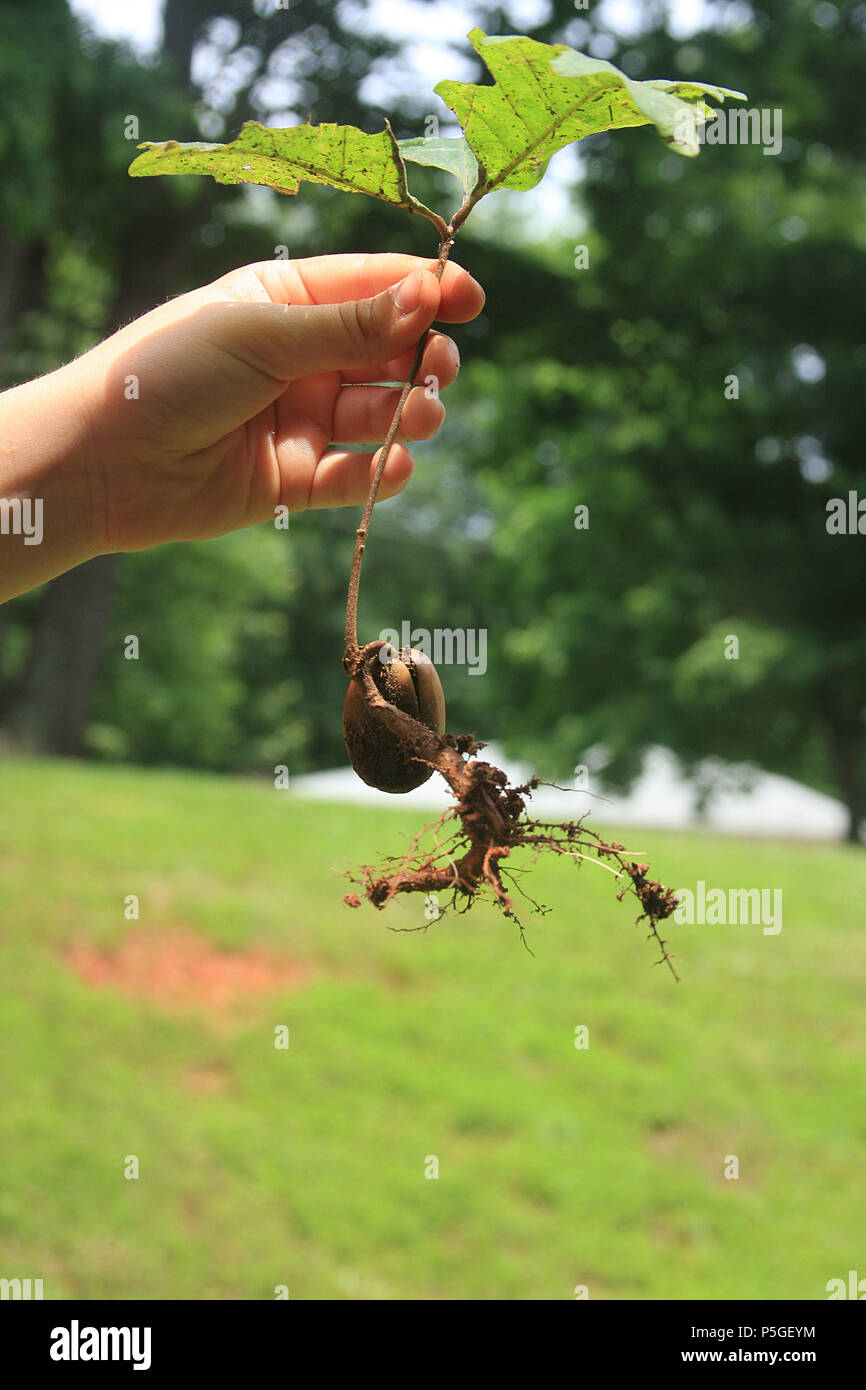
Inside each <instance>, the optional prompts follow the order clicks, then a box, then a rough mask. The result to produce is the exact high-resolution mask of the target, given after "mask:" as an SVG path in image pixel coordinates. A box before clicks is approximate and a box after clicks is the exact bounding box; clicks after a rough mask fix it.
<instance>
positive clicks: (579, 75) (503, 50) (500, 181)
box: [434, 29, 745, 196]
mask: <svg viewBox="0 0 866 1390" xmlns="http://www.w3.org/2000/svg"><path fill="white" fill-rule="evenodd" d="M469 41H470V43H471V44H472V46H473V47H474V49H475V51H476V53H478V55H479V57H481V59H482V60H483V62H484V63H485V65H486V66H487V68H488V69H489V70H490V73H491V75H492V76H493V77H494V78H495V82H494V83H493V85H492V86H486V87H479V86H475V85H473V84H472V83H468V82H451V81H445V82H440V83H439V84H438V85H437V86H436V87H435V88H434V90H435V92H436V93H437V95H438V96H440V97H442V99H443V101H445V102H446V103H447V104H448V106H450V107H451V110H452V111H453V112H454V114H455V116H456V117H457V119H458V121H459V122H460V125H461V127H462V128H463V131H464V133H465V135H466V139H467V141H468V143H469V145H470V146H471V148H472V150H473V151H474V153H475V155H476V157H477V159H478V163H479V165H480V166H481V172H480V175H479V181H478V184H477V185H476V188H475V190H474V192H475V194H476V195H477V196H480V195H481V194H482V193H486V192H490V191H491V190H492V189H494V188H518V189H528V188H534V187H535V185H536V184H537V183H538V182H539V180H540V179H541V178H542V177H543V175H544V172H545V170H546V168H547V165H548V162H549V160H550V158H551V156H552V155H554V154H555V153H556V152H557V150H560V149H562V148H563V146H564V145H568V144H571V143H572V142H573V141H575V140H582V139H583V138H584V137H585V136H587V135H594V134H596V133H597V132H598V131H602V130H617V129H621V128H623V127H626V126H640V125H650V124H652V125H655V126H656V127H657V129H658V131H659V134H660V135H661V137H662V139H663V140H664V141H665V143H666V144H668V145H670V146H671V148H672V149H675V150H677V151H678V152H679V153H680V154H685V155H696V154H697V153H698V151H699V148H700V146H699V144H698V141H697V137H696V114H703V113H705V112H706V111H707V110H708V109H709V108H707V107H706V106H705V105H704V103H703V101H702V100H701V101H700V110H699V112H697V113H696V109H695V100H696V99H698V98H702V96H703V95H704V94H707V95H710V96H713V97H716V98H717V99H720V100H724V98H725V97H733V98H735V99H736V100H745V97H744V95H743V93H742V92H732V91H728V90H727V89H726V88H724V87H712V86H708V85H706V84H704V83H701V82H667V81H656V82H636V81H634V80H633V79H632V78H630V77H627V76H626V74H625V73H624V72H620V70H619V69H618V68H615V67H614V66H613V64H612V63H608V62H606V61H604V60H603V59H601V58H590V57H587V55H586V54H584V53H578V52H576V51H575V50H574V49H573V48H568V47H567V46H566V45H565V44H546V43H538V42H536V40H535V39H527V38H499V37H488V36H487V35H486V34H485V33H483V32H482V30H481V29H473V30H472V32H471V33H470V35H469Z"/></svg>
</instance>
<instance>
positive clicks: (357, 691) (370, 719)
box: [343, 644, 445, 794]
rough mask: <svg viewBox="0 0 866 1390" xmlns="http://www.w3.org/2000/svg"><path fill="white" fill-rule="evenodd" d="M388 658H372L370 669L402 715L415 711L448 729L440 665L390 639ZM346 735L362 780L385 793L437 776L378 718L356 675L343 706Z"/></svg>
mask: <svg viewBox="0 0 866 1390" xmlns="http://www.w3.org/2000/svg"><path fill="white" fill-rule="evenodd" d="M382 651H383V654H385V655H387V656H389V658H390V659H389V660H388V661H387V663H385V662H383V661H381V660H379V661H374V662H373V663H372V668H373V669H372V670H371V672H370V674H371V675H372V677H373V680H374V681H375V683H376V686H377V687H378V689H379V692H380V694H381V695H382V696H384V698H385V699H386V700H387V701H388V703H389V704H391V705H395V706H396V708H397V709H401V710H403V712H404V714H410V715H412V717H413V719H418V720H419V721H420V722H421V723H422V724H426V725H427V727H428V729H432V730H433V731H434V733H437V734H443V733H444V732H445V694H444V692H443V690H442V683H441V681H440V680H439V675H438V673H437V671H436V667H435V666H434V665H433V662H432V661H431V660H430V658H429V657H428V656H425V655H424V653H423V652H419V651H416V650H415V648H414V647H402V648H401V649H400V651H399V652H397V651H396V649H395V648H394V647H389V646H388V645H387V644H386V645H385V646H384V647H383V648H382ZM343 737H344V738H345V740H346V748H347V750H348V753H349V758H350V759H351V763H352V766H353V768H354V769H355V771H356V772H357V774H358V776H359V777H360V779H361V781H362V782H366V783H367V786H368V787H377V788H378V790H379V791H383V792H394V793H398V794H399V793H402V792H411V791H414V789H415V787H420V786H423V784H424V783H425V782H426V781H428V779H429V778H430V777H432V775H433V769H432V768H431V767H428V765H427V764H426V763H422V762H416V761H414V760H413V759H412V758H411V757H410V756H409V754H408V753H407V752H406V750H405V749H404V748H403V746H402V745H401V743H400V742H399V740H398V738H397V737H396V735H395V734H394V733H393V732H392V731H391V730H390V729H388V728H386V726H385V725H384V724H383V723H382V720H381V719H380V718H378V717H377V715H376V711H375V710H374V709H371V708H370V706H369V705H368V704H367V702H366V700H365V699H364V692H363V688H362V686H361V682H360V680H359V678H358V677H357V676H355V677H353V678H352V680H351V681H350V682H349V689H348V690H347V691H346V701H345V704H344V705H343Z"/></svg>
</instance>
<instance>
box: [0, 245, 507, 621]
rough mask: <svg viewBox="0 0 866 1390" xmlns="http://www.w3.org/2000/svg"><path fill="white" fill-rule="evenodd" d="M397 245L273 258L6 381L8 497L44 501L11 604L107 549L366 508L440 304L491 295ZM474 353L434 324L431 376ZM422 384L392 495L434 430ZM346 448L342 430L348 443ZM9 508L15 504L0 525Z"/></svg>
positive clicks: (450, 311) (467, 304)
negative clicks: (416, 445) (395, 250)
mask: <svg viewBox="0 0 866 1390" xmlns="http://www.w3.org/2000/svg"><path fill="white" fill-rule="evenodd" d="M435 265H436V262H435V260H432V261H430V260H422V259H420V258H419V257H416V256H404V255H397V254H385V255H344V256H315V257H311V258H309V259H307V260H299V261H264V262H260V263H258V264H256V265H248V266H244V267H242V268H241V269H239V270H234V271H231V272H230V273H229V274H228V275H225V276H223V277H222V278H221V279H219V280H216V281H214V282H213V284H210V285H205V286H203V287H202V288H201V289H197V290H193V291H191V292H190V293H189V294H185V295H181V296H180V297H179V298H177V299H173V300H171V301H169V302H168V303H166V304H163V305H160V307H159V308H157V309H153V310H152V311H151V312H150V313H148V314H145V315H144V316H143V317H142V318H139V319H136V320H135V321H134V322H133V323H131V324H129V325H127V327H125V328H123V329H121V330H120V331H119V332H118V333H115V334H114V335H113V336H112V337H110V338H107V339H106V340H105V341H104V342H102V343H100V344H98V345H97V346H96V347H95V348H92V349H91V350H90V351H89V352H87V353H84V354H83V355H82V356H81V357H78V358H76V359H75V361H73V362H70V363H68V364H67V365H66V366H63V367H60V368H59V369H58V370H57V371H55V372H51V373H49V374H48V375H47V376H44V377H40V378H38V379H37V380H36V381H31V382H27V383H26V384H25V385H23V386H17V387H15V388H14V389H13V390H10V391H6V392H4V393H3V394H2V395H0V503H2V500H3V499H13V498H20V499H25V498H30V499H41V502H42V519H43V520H42V539H41V542H40V543H39V544H38V545H26V544H25V543H24V537H23V536H22V535H20V534H15V533H14V527H13V526H12V525H11V523H8V522H7V526H6V530H7V532H8V534H3V532H2V530H0V602H4V601H5V600H6V599H9V598H12V597H13V596H14V595H16V594H19V593H22V592H24V591H25V590H27V589H31V588H33V587H35V586H36V585H38V584H41V583H43V582H44V581H45V580H47V579H51V578H53V577H54V576H56V575H58V574H61V573H62V572H63V571H64V570H67V569H70V568H72V566H74V565H77V564H81V563H82V562H83V561H85V560H88V559H91V558H93V557H94V556H96V555H106V554H112V553H115V552H119V551H131V550H142V549H145V548H147V547H148V546H153V545H160V544H162V543H164V542H166V541H180V540H191V539H204V538H206V537H211V536H220V535H223V534H225V533H226V532H228V531H233V530H237V529H239V528H241V527H245V526H252V525H254V524H256V523H257V522H264V521H269V520H271V521H272V520H273V518H274V516H275V513H276V512H277V509H279V508H281V507H287V508H288V510H289V511H290V512H299V511H304V510H305V509H307V508H321V507H345V506H353V505H361V504H362V503H363V502H364V500H365V498H366V495H367V489H368V486H369V481H370V474H371V471H372V469H373V467H374V466H375V458H376V451H375V449H373V448H372V447H371V449H370V450H368V451H365V452H355V451H350V450H348V449H346V448H344V447H340V446H346V445H350V444H352V445H364V444H367V445H370V446H374V445H375V444H376V443H377V442H378V441H381V440H382V439H383V438H384V436H385V434H386V433H387V430H388V426H389V424H390V423H391V419H392V417H393V414H394V410H395V407H396V404H397V401H398V398H399V395H400V388H399V386H386V385H382V384H381V383H385V382H399V381H402V380H405V379H406V377H407V376H408V374H409V371H410V370H411V366H412V361H413V358H414V353H415V348H416V345H417V343H418V340H419V338H420V337H421V335H422V333H423V332H424V331H425V329H427V328H429V327H430V325H431V324H432V322H433V320H434V318H435V319H438V320H440V321H441V322H444V323H467V322H468V321H469V320H471V319H473V318H475V317H476V316H477V315H478V314H479V313H480V312H481V309H482V307H483V305H484V292H483V290H482V289H481V286H480V285H479V284H478V282H477V281H476V280H474V279H473V278H472V277H471V276H470V275H469V274H468V272H467V271H465V270H463V269H461V268H460V267H459V266H457V265H455V264H454V263H453V262H451V261H449V263H448V264H447V265H446V267H445V271H444V274H443V276H442V281H441V284H440V283H439V281H437V279H436V277H435V275H434V274H433V270H434V269H435ZM459 365H460V358H459V354H458V352H457V347H456V344H455V343H454V342H453V341H452V339H451V338H449V337H448V336H447V335H446V334H444V333H439V332H431V334H430V336H429V338H428V341H427V344H426V347H425V349H424V356H423V359H422V363H421V368H420V370H419V372H418V374H417V377H416V380H418V381H419V382H425V381H426V380H427V379H428V378H429V377H434V378H435V388H436V389H441V388H443V387H446V386H448V385H450V384H451V382H452V381H453V380H454V378H455V377H456V375H457V372H458V369H459ZM436 389H431V390H429V391H428V390H425V387H424V386H423V385H420V386H417V387H415V388H414V389H413V391H412V392H411V394H410V395H409V398H408V400H407V402H406V405H405V408H404V411H403V415H402V419H401V426H400V431H399V433H398V435H397V442H396V443H395V444H394V446H393V448H392V449H391V452H390V454H389V457H388V462H387V464H386V467H385V472H384V475H383V478H382V484H381V488H380V492H379V496H380V497H383V498H387V497H391V496H393V495H394V494H395V493H397V492H399V491H400V490H401V489H402V488H403V487H404V486H405V485H406V483H407V481H408V479H409V477H410V476H411V473H412V469H413V466H414V465H413V460H412V456H411V454H410V453H409V451H408V449H407V448H406V447H405V441H407V440H409V441H411V440H417V439H428V438H429V437H430V436H431V435H433V434H435V432H436V431H437V430H438V428H439V426H440V425H441V423H442V420H443V419H444V415H445V411H444V407H443V406H442V404H441V402H440V401H439V399H438V396H437V394H436ZM335 446H336V447H335ZM2 521H3V513H2V512H0V524H2Z"/></svg>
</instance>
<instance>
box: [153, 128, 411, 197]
mask: <svg viewBox="0 0 866 1390" xmlns="http://www.w3.org/2000/svg"><path fill="white" fill-rule="evenodd" d="M138 148H139V149H140V150H144V153H143V154H140V155H139V156H138V157H137V158H136V159H135V160H133V162H132V164H131V165H130V169H129V172H130V174H131V175H132V176H133V177H134V178H144V177H147V176H148V175H151V174H210V176H211V178H213V179H215V180H216V181H217V183H260V184H265V185H266V186H267V187H268V188H273V189H276V191H277V192H278V193H297V191H298V189H299V187H300V185H301V182H302V181H306V182H308V183H325V184H329V185H330V186H331V187H332V188H340V189H343V190H344V191H345V192H347V193H368V194H369V195H370V196H371V197H373V198H381V199H382V201H383V202H386V203H391V204H393V206H395V207H401V208H407V209H408V210H409V211H410V212H422V213H424V214H425V215H430V209H429V208H425V206H424V204H423V203H419V202H418V199H417V198H414V197H413V196H412V194H411V193H410V192H409V189H408V187H407V184H406V166H405V165H404V163H403V159H402V157H401V155H400V151H399V149H398V147H397V141H396V140H395V139H394V134H393V132H392V130H391V127H390V126H388V127H387V128H386V129H385V130H381V131H378V132H377V133H376V134H375V135H368V134H366V133H365V132H364V131H363V130H358V129H357V128H356V127H355V126H351V125H334V124H324V125H316V126H314V125H309V124H304V125H296V126H285V127H268V126H263V125H260V124H259V123H258V121H246V122H245V123H244V125H243V126H242V128H241V132H240V134H239V135H238V137H237V139H236V140H232V141H231V142H230V143H229V144H227V145H207V144H200V143H191V144H187V145H181V144H178V142H177V141H176V140H166V141H163V142H162V143H152V142H149V141H148V142H145V143H144V144H141V145H139V146H138Z"/></svg>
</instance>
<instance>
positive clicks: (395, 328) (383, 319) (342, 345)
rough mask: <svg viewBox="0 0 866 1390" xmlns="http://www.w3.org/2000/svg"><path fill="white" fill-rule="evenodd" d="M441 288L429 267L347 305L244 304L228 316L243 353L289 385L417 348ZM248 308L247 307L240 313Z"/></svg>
mask: <svg viewBox="0 0 866 1390" xmlns="http://www.w3.org/2000/svg"><path fill="white" fill-rule="evenodd" d="M439 296H440V286H439V281H438V280H437V279H436V276H435V275H434V274H433V273H432V271H429V270H413V271H412V273H411V275H407V276H406V278H405V280H401V281H400V282H399V284H397V285H393V286H392V287H391V289H389V290H384V291H383V293H382V294H377V295H375V296H374V297H373V298H372V299H350V300H346V301H344V302H343V303H341V304H311V305H300V304H297V305H296V304H244V305H233V306H232V308H233V310H234V313H233V314H231V315H227V316H226V317H225V319H224V320H223V323H224V325H225V329H226V332H227V333H229V334H231V341H230V342H228V341H227V343H226V346H227V347H230V349H231V351H232V353H233V354H234V355H235V356H238V355H241V354H242V355H243V356H244V357H245V358H246V359H247V361H248V362H249V363H250V365H251V366H256V367H258V368H259V370H261V371H263V372H266V373H267V374H268V376H270V377H271V378H273V377H277V378H279V379H280V380H282V381H285V382H289V381H293V380H296V379H297V378H298V377H304V376H313V375H314V374H315V373H317V372H329V371H339V370H342V369H348V368H359V367H367V366H369V367H372V366H375V365H376V363H378V362H388V361H390V360H391V358H394V357H399V356H400V355H401V354H402V353H404V352H407V351H408V349H409V348H411V347H414V346H415V344H416V343H417V341H418V339H419V338H420V337H421V334H422V333H423V332H424V330H425V329H426V328H429V327H430V324H431V323H432V322H433V320H434V318H435V317H436V311H437V310H438V308H439ZM238 311H243V312H238Z"/></svg>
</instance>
